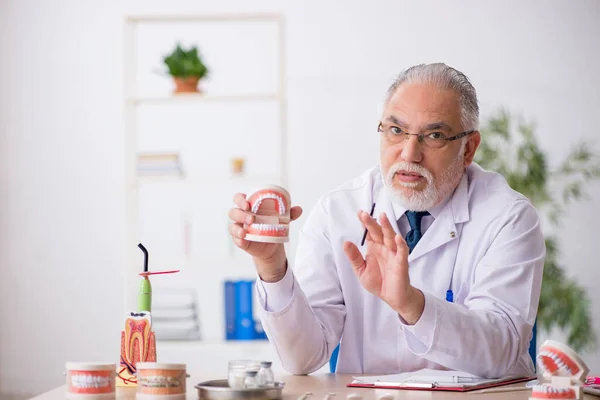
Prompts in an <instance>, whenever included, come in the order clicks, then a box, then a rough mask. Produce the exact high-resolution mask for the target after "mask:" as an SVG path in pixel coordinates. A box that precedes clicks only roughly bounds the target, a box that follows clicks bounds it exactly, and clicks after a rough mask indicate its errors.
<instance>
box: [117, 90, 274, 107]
mask: <svg viewBox="0 0 600 400" xmlns="http://www.w3.org/2000/svg"><path fill="white" fill-rule="evenodd" d="M276 100H280V96H279V95H278V94H243V95H221V96H217V95H211V94H203V93H181V94H173V95H166V96H148V97H136V98H130V99H127V102H128V103H129V104H132V105H141V104H169V103H171V104H175V103H182V102H186V103H195V102H244V101H276Z"/></svg>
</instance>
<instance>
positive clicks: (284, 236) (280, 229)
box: [245, 185, 291, 243]
mask: <svg viewBox="0 0 600 400" xmlns="http://www.w3.org/2000/svg"><path fill="white" fill-rule="evenodd" d="M246 200H248V202H249V203H250V213H252V214H253V215H254V216H255V218H254V223H253V224H251V225H246V237H245V239H246V240H250V241H253V242H267V243H284V242H287V241H288V240H289V224H290V208H291V199H290V194H289V193H288V192H287V190H285V189H284V188H282V187H281V186H276V185H269V186H265V187H264V188H262V189H260V190H257V191H255V192H253V193H250V194H248V195H247V196H246Z"/></svg>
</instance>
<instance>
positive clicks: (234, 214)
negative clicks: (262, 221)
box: [229, 208, 254, 225]
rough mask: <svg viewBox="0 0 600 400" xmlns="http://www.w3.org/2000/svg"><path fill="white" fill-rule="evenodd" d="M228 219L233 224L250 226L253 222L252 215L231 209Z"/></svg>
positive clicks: (237, 209)
mask: <svg viewBox="0 0 600 400" xmlns="http://www.w3.org/2000/svg"><path fill="white" fill-rule="evenodd" d="M229 219H230V220H232V221H233V222H237V223H240V224H248V225H250V224H251V223H253V222H254V215H252V214H249V213H248V212H246V211H244V210H240V209H239V208H231V209H230V210H229Z"/></svg>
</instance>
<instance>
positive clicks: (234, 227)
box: [229, 224, 246, 239]
mask: <svg viewBox="0 0 600 400" xmlns="http://www.w3.org/2000/svg"><path fill="white" fill-rule="evenodd" d="M229 234H231V237H233V238H234V239H243V238H244V237H245V236H246V231H245V230H244V228H243V227H242V226H241V225H240V224H229Z"/></svg>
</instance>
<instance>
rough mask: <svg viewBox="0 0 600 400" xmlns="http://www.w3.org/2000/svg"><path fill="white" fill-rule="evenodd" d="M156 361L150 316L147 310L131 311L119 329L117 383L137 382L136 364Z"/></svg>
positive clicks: (128, 383)
mask: <svg viewBox="0 0 600 400" xmlns="http://www.w3.org/2000/svg"><path fill="white" fill-rule="evenodd" d="M150 361H156V338H155V336H154V332H153V331H152V317H151V316H150V313H149V312H147V311H141V312H131V313H129V315H128V317H127V319H126V321H125V329H124V330H123V331H121V359H120V366H119V371H118V379H117V384H118V385H119V386H134V385H135V384H136V383H137V377H136V372H137V369H136V364H137V363H139V362H150Z"/></svg>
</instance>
